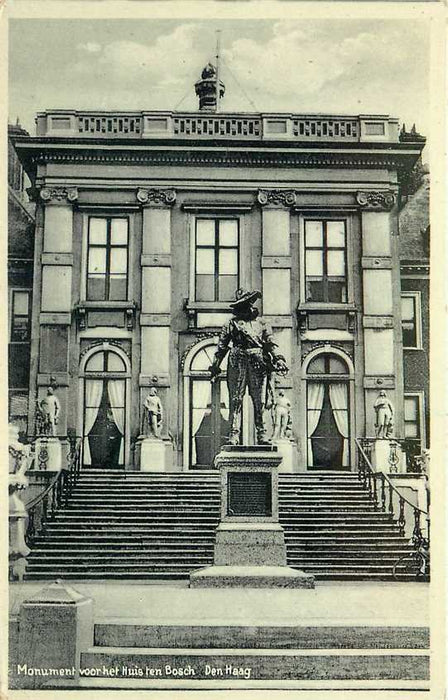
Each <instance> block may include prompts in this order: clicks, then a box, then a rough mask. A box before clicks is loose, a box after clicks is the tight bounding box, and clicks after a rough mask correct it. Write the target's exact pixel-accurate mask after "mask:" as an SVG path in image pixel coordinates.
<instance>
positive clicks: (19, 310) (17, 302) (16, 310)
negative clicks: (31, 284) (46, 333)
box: [10, 289, 31, 343]
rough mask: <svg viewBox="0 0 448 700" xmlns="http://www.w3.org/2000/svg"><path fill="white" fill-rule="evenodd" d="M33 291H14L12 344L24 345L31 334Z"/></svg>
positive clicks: (12, 302)
mask: <svg viewBox="0 0 448 700" xmlns="http://www.w3.org/2000/svg"><path fill="white" fill-rule="evenodd" d="M30 312H31V291H30V290H29V289H13V290H12V298H11V332H10V340H11V343H24V342H28V341H29V340H30V334H31V318H30Z"/></svg>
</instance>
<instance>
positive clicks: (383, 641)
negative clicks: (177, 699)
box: [94, 620, 429, 649]
mask: <svg viewBox="0 0 448 700" xmlns="http://www.w3.org/2000/svg"><path fill="white" fill-rule="evenodd" d="M94 644H95V647H103V646H106V647H127V648H129V647H131V648H132V647H141V648H148V647H149V648H150V647H157V648H159V647H169V648H171V649H173V648H178V647H181V648H182V647H185V648H189V649H195V648H196V649H197V648H199V649H201V648H202V649H216V648H218V649H219V648H222V649H224V648H230V649H245V648H249V649H331V648H338V649H429V629H428V628H427V627H407V626H403V627H376V626H375V627H369V626H359V627H346V626H344V625H340V626H332V625H327V626H306V625H304V626H301V625H297V624H296V623H294V624H291V625H272V624H267V625H258V626H251V627H245V626H241V625H221V624H216V625H209V624H200V625H194V624H183V625H182V624H179V625H170V624H165V625H164V624H154V623H145V622H144V621H142V622H139V623H138V624H133V623H122V622H118V621H117V620H114V621H113V622H102V623H98V624H96V625H95V632H94Z"/></svg>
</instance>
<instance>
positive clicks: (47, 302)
mask: <svg viewBox="0 0 448 700" xmlns="http://www.w3.org/2000/svg"><path fill="white" fill-rule="evenodd" d="M39 196H40V202H41V204H42V205H43V207H44V225H43V231H42V247H41V249H40V253H39V258H40V259H38V261H36V262H38V267H39V270H40V272H39V276H40V299H39V309H40V314H39V315H38V318H39V353H38V357H39V364H38V367H37V371H36V375H35V377H34V380H35V382H37V385H38V389H37V392H38V393H37V398H39V399H40V398H42V397H43V395H44V394H45V392H46V386H47V384H48V382H43V381H42V378H43V377H57V376H59V377H64V376H66V375H67V373H68V370H69V348H70V324H71V311H72V306H73V302H72V277H73V275H72V268H73V206H74V204H75V202H76V201H77V198H78V191H77V189H76V187H59V186H55V187H43V188H42V189H41V190H40V193H39ZM36 282H37V276H36ZM67 384H68V382H65V381H62V382H60V383H59V382H58V390H57V393H58V398H59V401H60V403H61V422H60V424H59V426H58V432H59V433H60V434H62V435H64V434H65V433H66V432H67V409H68V395H67V391H68V386H67Z"/></svg>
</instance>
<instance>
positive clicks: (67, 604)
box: [13, 580, 93, 689]
mask: <svg viewBox="0 0 448 700" xmlns="http://www.w3.org/2000/svg"><path fill="white" fill-rule="evenodd" d="M92 645H93V601H92V599H91V598H87V597H85V596H84V595H82V594H81V593H79V592H78V591H76V590H75V589H74V588H72V587H71V586H69V585H68V584H65V583H63V582H62V581H61V580H58V581H55V582H54V583H51V584H49V585H48V586H46V587H45V588H43V589H42V590H41V591H40V592H39V593H37V594H36V595H35V596H33V597H32V598H29V599H28V600H25V601H24V602H23V603H22V605H21V606H20V610H19V644H18V653H17V663H16V665H15V667H14V668H13V682H14V685H15V687H19V688H34V689H39V688H52V687H65V688H73V687H77V685H78V683H79V668H80V656H81V652H82V651H84V650H86V649H87V648H88V647H90V646H92Z"/></svg>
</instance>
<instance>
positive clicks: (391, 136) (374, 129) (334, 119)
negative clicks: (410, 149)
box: [36, 110, 399, 143]
mask: <svg viewBox="0 0 448 700" xmlns="http://www.w3.org/2000/svg"><path fill="white" fill-rule="evenodd" d="M36 123H37V136H50V137H81V138H89V137H95V138H98V137H100V138H126V139H160V138H170V139H181V138H186V139H207V138H210V139H217V138H223V139H238V140H250V141H254V140H255V141H272V140H274V141H278V140H287V141H293V142H294V141H295V142H302V141H305V142H307V141H320V142H333V141H344V142H359V143H362V142H393V143H397V142H398V141H399V129H398V120H397V119H394V118H392V117H389V116H387V115H357V116H341V115H323V114H273V113H269V114H267V113H260V114H249V113H247V114H241V113H239V114H233V113H223V112H221V113H216V114H210V113H207V114H205V113H201V112H145V111H142V112H138V111H136V112H97V111H95V112H93V111H89V112H78V111H75V110H53V111H47V112H40V113H39V114H38V115H37V118H36Z"/></svg>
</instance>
